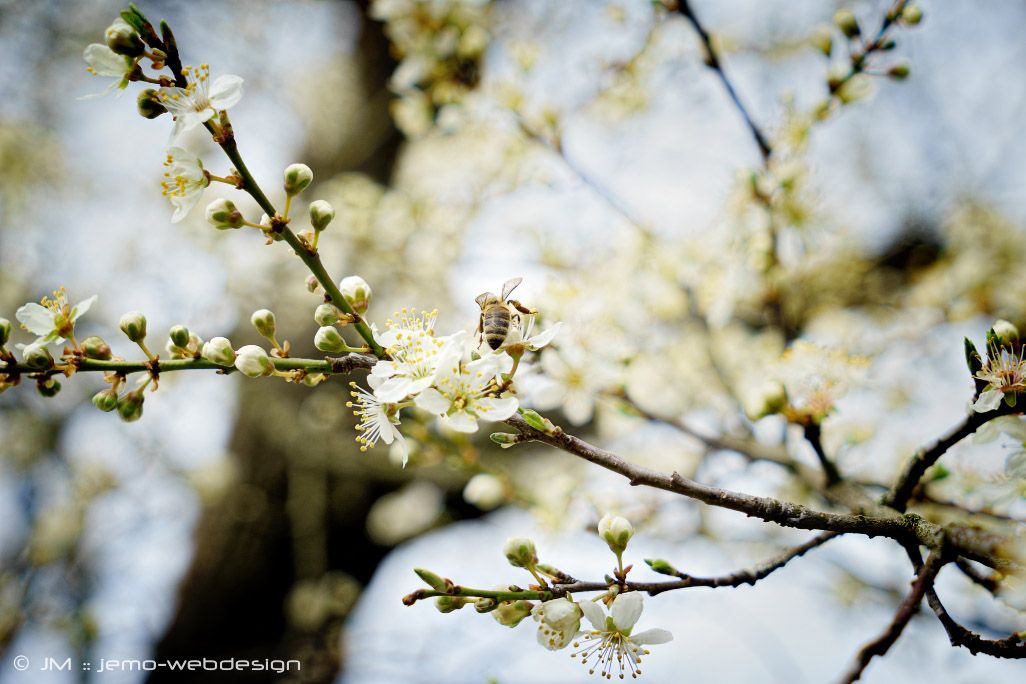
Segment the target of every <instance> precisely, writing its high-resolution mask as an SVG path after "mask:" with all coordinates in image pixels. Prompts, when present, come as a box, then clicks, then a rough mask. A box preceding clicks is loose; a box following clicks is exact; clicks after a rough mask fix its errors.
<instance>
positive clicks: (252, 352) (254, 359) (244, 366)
mask: <svg viewBox="0 0 1026 684" xmlns="http://www.w3.org/2000/svg"><path fill="white" fill-rule="evenodd" d="M215 363H216V362H215ZM235 367H236V368H237V369H238V370H239V372H241V373H242V374H243V375H245V376H247V377H250V378H259V377H263V376H265V375H271V374H272V373H273V372H274V364H273V363H272V362H271V359H270V358H269V357H268V356H267V352H266V351H265V350H264V349H263V348H262V347H258V346H256V345H255V344H247V345H246V346H244V347H240V348H239V350H238V351H237V352H236V355H235Z"/></svg>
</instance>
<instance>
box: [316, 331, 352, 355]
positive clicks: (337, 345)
mask: <svg viewBox="0 0 1026 684" xmlns="http://www.w3.org/2000/svg"><path fill="white" fill-rule="evenodd" d="M314 346H315V347H317V348H318V349H320V350H321V351H322V352H341V351H345V349H346V342H345V340H343V339H342V335H340V334H339V332H338V330H336V329H335V328H333V327H331V326H330V325H325V326H321V327H320V328H319V329H318V330H317V334H316V335H314Z"/></svg>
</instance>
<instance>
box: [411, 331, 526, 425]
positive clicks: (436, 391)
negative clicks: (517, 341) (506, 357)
mask: <svg viewBox="0 0 1026 684" xmlns="http://www.w3.org/2000/svg"><path fill="white" fill-rule="evenodd" d="M460 347H462V345H459V346H456V345H453V346H451V347H449V350H448V351H447V352H446V353H445V354H444V358H443V360H442V363H441V364H440V365H439V368H438V372H437V375H436V377H435V381H434V385H433V386H432V387H428V388H427V389H425V390H423V391H422V392H420V394H418V395H417V397H416V399H414V403H415V404H416V405H417V407H418V408H421V409H424V410H425V411H427V412H429V413H433V414H434V415H436V416H438V417H439V418H441V419H442V424H443V425H445V426H447V427H449V428H451V429H453V430H455V431H456V432H477V421H478V420H488V421H500V420H506V419H507V418H509V417H510V416H511V415H513V413H514V412H516V410H517V406H518V403H517V400H516V398H515V397H503V398H498V397H492V396H489V393H488V390H489V387H490V385H491V384H492V378H494V377H495V373H496V369H497V368H498V363H499V357H498V355H489V356H485V357H483V358H480V359H478V360H476V361H471V362H470V363H466V364H465V363H462V360H461V358H462V356H463V353H462V349H461V348H460Z"/></svg>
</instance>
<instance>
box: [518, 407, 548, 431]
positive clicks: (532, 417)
mask: <svg viewBox="0 0 1026 684" xmlns="http://www.w3.org/2000/svg"><path fill="white" fill-rule="evenodd" d="M520 415H522V416H523V417H524V421H525V422H526V423H527V424H528V425H530V426H531V427H533V428H534V429H535V430H538V431H539V432H548V430H549V428H548V426H547V425H546V424H545V419H544V418H542V417H541V415H539V413H538V412H537V411H534V410H532V409H526V410H521V411H520Z"/></svg>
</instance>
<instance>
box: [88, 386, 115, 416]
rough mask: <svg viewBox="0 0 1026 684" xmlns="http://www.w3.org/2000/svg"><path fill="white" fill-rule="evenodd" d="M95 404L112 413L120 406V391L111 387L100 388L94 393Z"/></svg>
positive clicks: (105, 411)
mask: <svg viewBox="0 0 1026 684" xmlns="http://www.w3.org/2000/svg"><path fill="white" fill-rule="evenodd" d="M93 406H95V407H96V408H98V409H100V410H101V411H103V412H104V413H110V412H111V411H113V410H114V409H116V408H117V407H118V393H117V392H115V391H114V390H112V389H110V388H109V387H108V388H107V389H105V390H100V391H99V392H97V393H96V394H94V395H93Z"/></svg>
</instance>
